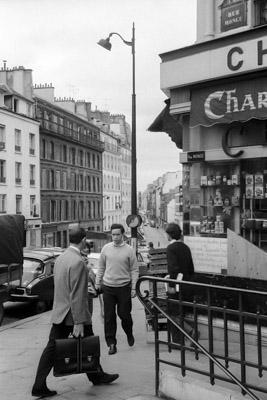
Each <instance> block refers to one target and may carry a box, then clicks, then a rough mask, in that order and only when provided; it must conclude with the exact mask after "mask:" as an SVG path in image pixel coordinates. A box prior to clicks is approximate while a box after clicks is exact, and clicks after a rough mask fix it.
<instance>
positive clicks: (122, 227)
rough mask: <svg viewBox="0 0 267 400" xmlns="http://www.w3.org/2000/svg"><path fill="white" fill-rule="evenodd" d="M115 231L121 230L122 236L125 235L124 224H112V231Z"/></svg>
mask: <svg viewBox="0 0 267 400" xmlns="http://www.w3.org/2000/svg"><path fill="white" fill-rule="evenodd" d="M113 229H120V231H121V233H122V234H124V232H125V229H124V226H123V225H122V224H112V225H111V227H110V230H111V231H112V230H113Z"/></svg>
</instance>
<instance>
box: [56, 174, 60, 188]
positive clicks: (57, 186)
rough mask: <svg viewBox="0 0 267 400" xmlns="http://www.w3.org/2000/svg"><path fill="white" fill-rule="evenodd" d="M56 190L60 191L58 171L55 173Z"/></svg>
mask: <svg viewBox="0 0 267 400" xmlns="http://www.w3.org/2000/svg"><path fill="white" fill-rule="evenodd" d="M56 189H60V171H56Z"/></svg>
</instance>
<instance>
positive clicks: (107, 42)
mask: <svg viewBox="0 0 267 400" xmlns="http://www.w3.org/2000/svg"><path fill="white" fill-rule="evenodd" d="M113 35H117V36H119V37H120V38H121V40H122V41H123V43H124V44H126V45H127V46H131V48H132V143H131V144H132V158H131V175H132V181H131V213H132V215H137V198H136V196H137V194H136V192H137V188H136V95H135V26H134V23H133V27H132V40H131V42H129V41H127V40H125V39H124V38H123V37H122V36H121V35H120V34H119V33H117V32H111V33H110V34H109V36H108V37H107V38H106V39H100V40H99V42H98V44H99V45H100V46H102V47H104V48H105V49H106V50H111V43H110V38H111V37H112V36H113ZM131 238H132V246H133V247H134V248H135V250H137V227H131Z"/></svg>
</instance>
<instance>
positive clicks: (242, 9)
mask: <svg viewBox="0 0 267 400" xmlns="http://www.w3.org/2000/svg"><path fill="white" fill-rule="evenodd" d="M220 7H221V31H222V32H226V31H229V30H230V29H235V28H239V27H240V26H244V25H247V4H246V0H225V1H224V2H223V4H222V5H221V6H220Z"/></svg>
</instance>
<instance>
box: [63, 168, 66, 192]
mask: <svg viewBox="0 0 267 400" xmlns="http://www.w3.org/2000/svg"><path fill="white" fill-rule="evenodd" d="M62 189H64V190H67V172H66V171H63V173H62Z"/></svg>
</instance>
